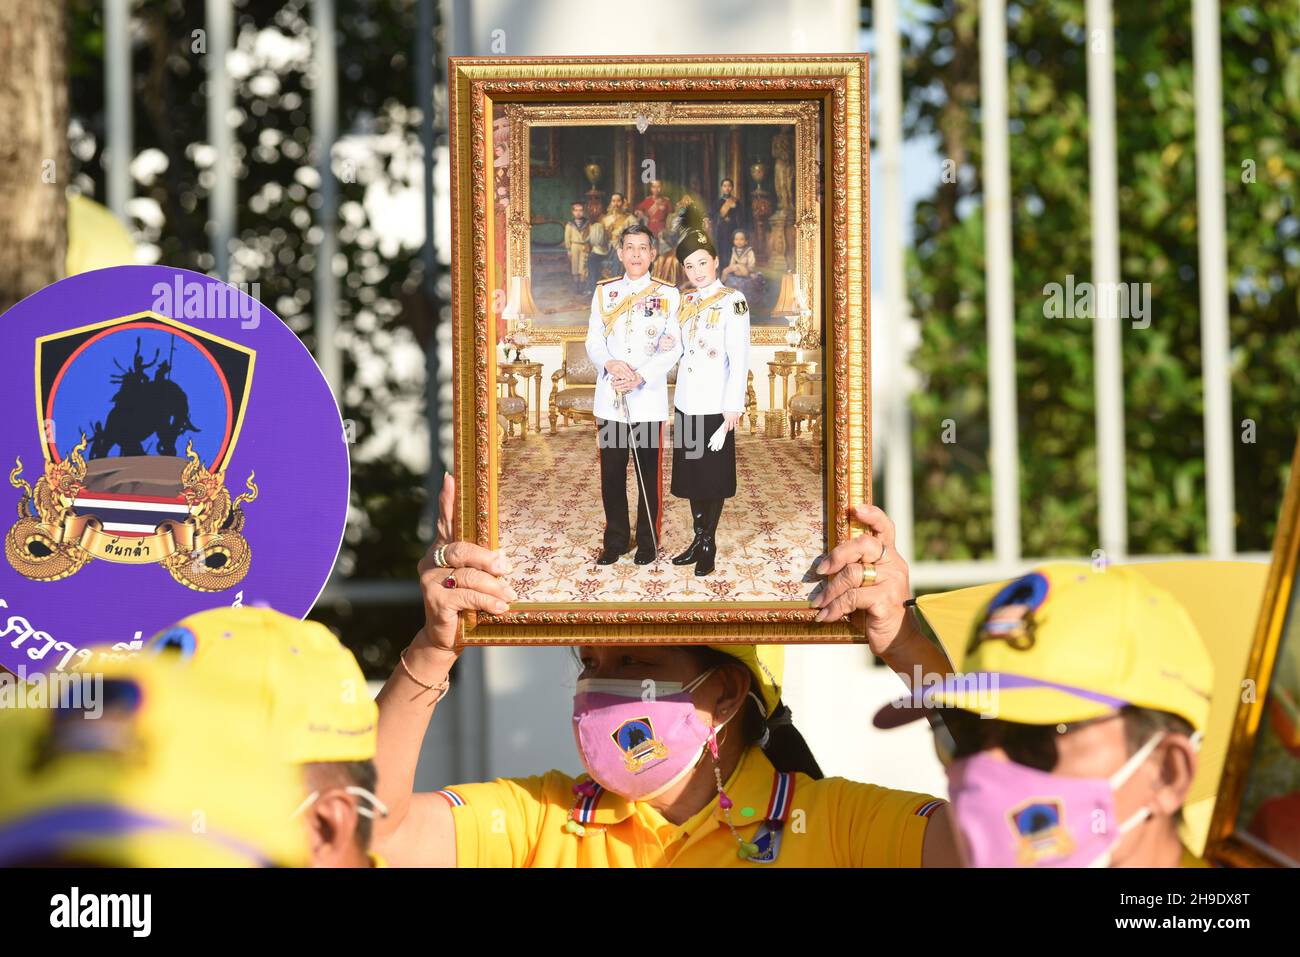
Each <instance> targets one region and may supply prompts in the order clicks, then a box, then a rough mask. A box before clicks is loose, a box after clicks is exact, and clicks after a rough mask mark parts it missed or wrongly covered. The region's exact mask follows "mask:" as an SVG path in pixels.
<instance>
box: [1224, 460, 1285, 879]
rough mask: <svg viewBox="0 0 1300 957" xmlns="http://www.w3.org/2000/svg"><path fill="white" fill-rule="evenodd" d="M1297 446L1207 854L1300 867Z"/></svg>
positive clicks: (1233, 860) (1240, 862) (1228, 860)
mask: <svg viewBox="0 0 1300 957" xmlns="http://www.w3.org/2000/svg"><path fill="white" fill-rule="evenodd" d="M1298 557H1300V444H1297V446H1296V455H1295V458H1294V459H1293V461H1292V463H1291V480H1290V482H1289V484H1288V487H1287V492H1286V496H1285V498H1284V499H1283V502H1282V514H1281V517H1280V519H1279V521H1278V525H1277V536H1276V539H1275V541H1274V545H1273V563H1272V565H1271V566H1270V568H1269V575H1268V583H1267V585H1266V586H1265V589H1264V601H1263V605H1262V606H1261V611H1260V617H1259V623H1258V625H1257V627H1256V631H1255V639H1254V643H1253V645H1252V648H1251V653H1250V659H1249V665H1248V667H1247V671H1246V675H1245V677H1244V680H1243V682H1242V686H1241V688H1242V694H1241V700H1240V702H1239V704H1238V706H1237V716H1236V720H1235V722H1234V724H1233V729H1232V740H1231V743H1230V744H1229V747H1228V754H1227V757H1226V759H1225V761H1224V766H1223V776H1222V778H1221V780H1220V785H1219V795H1218V799H1217V800H1216V802H1215V808H1214V817H1213V819H1212V821H1211V824H1210V833H1209V840H1208V843H1207V845H1206V856H1207V857H1209V858H1212V859H1214V860H1216V861H1219V862H1222V863H1225V864H1229V865H1234V866H1275V867H1300V581H1298V580H1297V577H1296V568H1297V558H1298Z"/></svg>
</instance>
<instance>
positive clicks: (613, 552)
mask: <svg viewBox="0 0 1300 957" xmlns="http://www.w3.org/2000/svg"><path fill="white" fill-rule="evenodd" d="M626 554H627V546H626V545H624V546H623V547H622V548H612V547H611V546H609V545H606V546H604V547H603V548H601V550H600V555H599V556H598V557H597V558H596V564H597V565H613V564H614V563H615V562H616V561H618V560H619V558H621V557H622V556H624V555H626Z"/></svg>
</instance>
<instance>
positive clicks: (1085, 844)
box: [948, 734, 1164, 867]
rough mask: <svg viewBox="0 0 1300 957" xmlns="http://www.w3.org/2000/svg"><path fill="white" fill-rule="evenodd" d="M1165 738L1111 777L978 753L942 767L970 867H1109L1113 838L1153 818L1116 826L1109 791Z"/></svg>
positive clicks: (1137, 817)
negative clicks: (1059, 771) (1062, 772)
mask: <svg viewBox="0 0 1300 957" xmlns="http://www.w3.org/2000/svg"><path fill="white" fill-rule="evenodd" d="M1163 736H1164V735H1163V734H1156V735H1153V736H1152V737H1151V739H1150V740H1149V741H1147V743H1146V744H1144V745H1143V746H1142V747H1141V748H1140V749H1138V751H1136V752H1135V753H1134V754H1133V756H1132V757H1131V758H1129V759H1128V761H1126V762H1124V766H1123V767H1122V768H1120V769H1119V770H1118V771H1116V772H1115V773H1114V774H1113V775H1111V776H1110V777H1109V778H1073V777H1066V776H1064V775H1060V774H1052V773H1049V772H1047V771H1039V770H1036V769H1034V768H1030V767H1025V766H1024V765H1023V764H1015V763H1013V762H1011V761H999V760H998V759H997V758H995V757H993V756H992V755H989V754H987V753H984V752H980V753H979V754H974V755H971V756H970V757H968V758H961V759H959V760H957V761H954V762H953V763H952V764H951V766H949V768H948V794H949V796H950V797H951V799H952V805H953V810H954V811H955V813H956V815H957V825H958V827H959V828H960V829H961V837H962V840H963V842H964V844H965V851H966V863H967V865H968V866H970V867H1108V866H1110V855H1111V852H1112V851H1113V850H1114V848H1115V845H1116V844H1118V843H1119V839H1120V838H1121V837H1122V836H1123V835H1125V834H1127V833H1128V832H1129V831H1131V830H1132V829H1133V828H1135V827H1137V826H1138V825H1139V824H1141V823H1142V822H1143V821H1145V820H1146V819H1147V818H1148V817H1150V816H1151V809H1150V808H1149V807H1144V808H1142V809H1141V810H1139V811H1138V812H1137V813H1135V814H1133V815H1132V816H1131V817H1129V818H1128V819H1127V820H1126V821H1124V822H1122V823H1118V824H1117V822H1116V820H1115V791H1116V790H1117V789H1118V788H1119V787H1120V786H1122V785H1123V784H1124V782H1125V781H1127V780H1128V779H1129V778H1130V777H1132V775H1133V772H1134V771H1136V770H1137V769H1138V768H1139V767H1140V766H1141V764H1142V762H1143V761H1145V760H1146V759H1147V758H1149V757H1150V756H1151V752H1152V750H1154V749H1155V746H1156V745H1157V744H1159V743H1160V739H1161V738H1162V737H1163Z"/></svg>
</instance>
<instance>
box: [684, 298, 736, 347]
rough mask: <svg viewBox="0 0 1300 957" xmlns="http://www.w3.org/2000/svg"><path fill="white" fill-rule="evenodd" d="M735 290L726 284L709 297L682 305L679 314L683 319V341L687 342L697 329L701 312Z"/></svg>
mask: <svg viewBox="0 0 1300 957" xmlns="http://www.w3.org/2000/svg"><path fill="white" fill-rule="evenodd" d="M733 292H735V290H734V289H728V288H727V287H726V286H723V287H722V288H721V289H719V290H718V291H717V292H715V293H714V294H713V295H712V296H710V297H709V298H708V299H702V300H700V301H699V302H688V303H686V304H685V305H684V306H682V311H681V312H680V313H679V314H678V317H679V319H680V320H681V327H682V341H683V342H686V341H687V340H688V339H690V337H691V333H692V332H694V331H695V320H696V318H698V316H699V314H700V313H702V312H703V311H704V310H705V309H708V308H709V307H710V306H711V305H713V304H714V303H715V302H717V301H718V300H719V299H721V298H723V297H724V296H728V295H730V294H731V293H733ZM688 322H689V323H690V325H689V326H688V325H687V323H688Z"/></svg>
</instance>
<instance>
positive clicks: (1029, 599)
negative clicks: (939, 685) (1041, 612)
mask: <svg viewBox="0 0 1300 957" xmlns="http://www.w3.org/2000/svg"><path fill="white" fill-rule="evenodd" d="M1049 587H1050V586H1049V585H1048V582H1047V578H1046V577H1045V576H1043V575H1042V574H1041V573H1039V572H1032V573H1030V574H1028V575H1026V576H1024V577H1023V578H1018V579H1016V580H1015V581H1013V582H1012V583H1011V584H1009V585H1007V586H1006V587H1005V588H1003V589H1002V591H1000V592H998V593H997V594H996V595H995V596H993V600H992V601H991V602H989V607H988V610H987V611H986V612H985V613H984V621H983V622H981V623H980V626H979V628H978V630H976V632H975V635H974V637H973V638H972V639H971V643H970V648H968V649H967V654H969V653H970V652H971V651H973V650H974V649H975V647H976V646H977V645H979V644H980V643H981V642H984V641H1005V642H1006V643H1007V644H1009V645H1010V646H1011V647H1012V648H1014V649H1016V651H1028V650H1029V649H1030V648H1032V647H1034V642H1035V641H1036V640H1037V638H1036V636H1035V631H1036V630H1037V627H1038V626H1037V623H1036V622H1035V621H1034V613H1035V612H1036V611H1038V609H1039V608H1040V607H1041V606H1042V604H1043V601H1044V600H1045V599H1046V598H1047V592H1048V590H1049Z"/></svg>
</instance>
